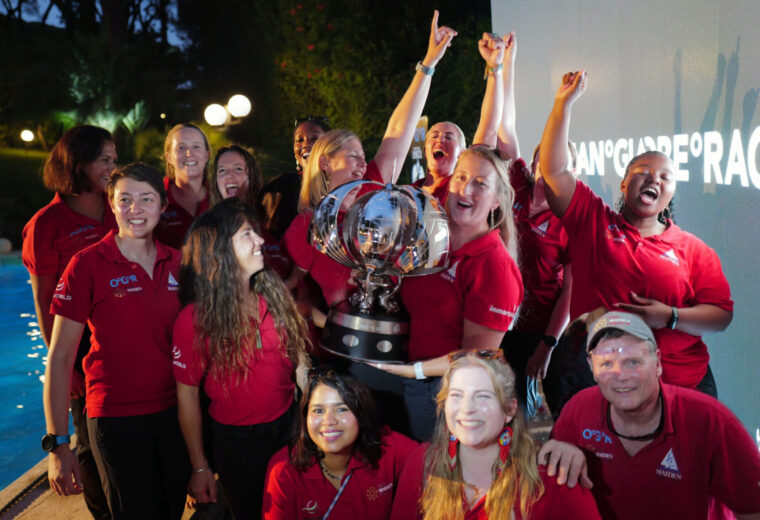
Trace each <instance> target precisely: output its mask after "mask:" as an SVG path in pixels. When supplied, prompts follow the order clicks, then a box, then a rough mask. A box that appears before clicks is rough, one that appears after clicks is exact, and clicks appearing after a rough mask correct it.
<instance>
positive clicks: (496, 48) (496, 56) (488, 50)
mask: <svg viewBox="0 0 760 520" xmlns="http://www.w3.org/2000/svg"><path fill="white" fill-rule="evenodd" d="M504 48H505V45H504V40H503V39H501V38H499V37H498V35H495V34H492V33H483V37H482V38H481V39H480V40H479V41H478V50H479V51H480V55H481V56H482V57H483V59H484V60H485V61H486V63H487V64H488V66H489V67H491V68H495V67H498V66H499V65H501V64H502V62H503V61H504Z"/></svg>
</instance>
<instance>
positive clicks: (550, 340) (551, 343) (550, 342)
mask: <svg viewBox="0 0 760 520" xmlns="http://www.w3.org/2000/svg"><path fill="white" fill-rule="evenodd" d="M541 339H542V340H543V341H544V343H546V346H547V347H549V348H554V347H556V346H557V343H558V341H557V338H555V337H554V336H549V335H548V334H547V335H545V336H543V337H542V338H541Z"/></svg>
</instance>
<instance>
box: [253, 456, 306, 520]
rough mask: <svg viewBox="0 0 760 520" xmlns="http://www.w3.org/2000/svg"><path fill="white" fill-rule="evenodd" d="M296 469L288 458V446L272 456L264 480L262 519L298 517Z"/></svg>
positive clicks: (281, 519) (280, 519) (272, 519)
mask: <svg viewBox="0 0 760 520" xmlns="http://www.w3.org/2000/svg"><path fill="white" fill-rule="evenodd" d="M296 471H297V470H296V469H295V468H294V467H292V466H291V464H290V461H289V460H288V448H287V446H286V447H285V448H282V449H281V450H280V451H278V452H277V453H275V454H274V455H273V456H272V459H271V460H270V461H269V467H268V468H267V476H266V480H265V482H264V500H263V504H262V510H261V518H262V519H263V520H291V519H293V518H298V511H297V508H296V503H297V501H296V489H298V482H297V480H296V479H295V478H294V477H295V476H296Z"/></svg>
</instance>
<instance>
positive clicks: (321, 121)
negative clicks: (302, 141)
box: [293, 116, 330, 128]
mask: <svg viewBox="0 0 760 520" xmlns="http://www.w3.org/2000/svg"><path fill="white" fill-rule="evenodd" d="M301 123H317V124H318V125H319V126H321V127H327V128H330V120H329V119H328V118H327V116H305V117H299V118H296V120H295V122H294V123H293V128H298V125H300V124H301Z"/></svg>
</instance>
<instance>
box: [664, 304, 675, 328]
mask: <svg viewBox="0 0 760 520" xmlns="http://www.w3.org/2000/svg"><path fill="white" fill-rule="evenodd" d="M670 309H671V311H672V314H671V315H670V320H668V324H667V325H666V327H668V328H669V329H670V330H676V324H677V323H678V309H676V308H675V307H671V308H670Z"/></svg>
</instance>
